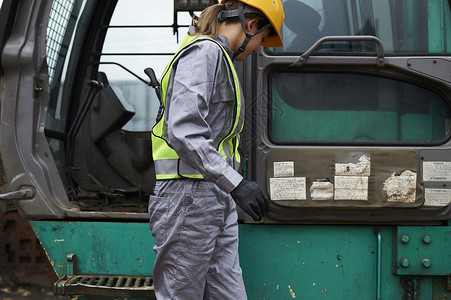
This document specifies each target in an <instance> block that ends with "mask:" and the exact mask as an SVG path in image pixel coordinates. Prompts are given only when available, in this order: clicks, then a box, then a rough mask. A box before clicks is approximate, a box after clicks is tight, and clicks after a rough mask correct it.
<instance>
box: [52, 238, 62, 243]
mask: <svg viewBox="0 0 451 300" xmlns="http://www.w3.org/2000/svg"><path fill="white" fill-rule="evenodd" d="M54 242H55V243H61V242H64V239H55V241H54Z"/></svg>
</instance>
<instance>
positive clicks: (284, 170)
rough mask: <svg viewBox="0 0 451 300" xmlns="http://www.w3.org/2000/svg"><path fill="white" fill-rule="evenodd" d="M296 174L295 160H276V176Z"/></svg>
mask: <svg viewBox="0 0 451 300" xmlns="http://www.w3.org/2000/svg"><path fill="white" fill-rule="evenodd" d="M290 176H291V177H292V176H294V161H275V162H274V177H290Z"/></svg>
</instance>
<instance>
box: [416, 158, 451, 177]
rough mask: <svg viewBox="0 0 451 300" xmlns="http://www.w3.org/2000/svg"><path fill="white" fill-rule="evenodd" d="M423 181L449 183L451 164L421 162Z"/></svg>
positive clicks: (445, 162) (444, 162)
mask: <svg viewBox="0 0 451 300" xmlns="http://www.w3.org/2000/svg"><path fill="white" fill-rule="evenodd" d="M423 181H451V162H447V161H425V162H423Z"/></svg>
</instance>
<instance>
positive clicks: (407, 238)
mask: <svg viewBox="0 0 451 300" xmlns="http://www.w3.org/2000/svg"><path fill="white" fill-rule="evenodd" d="M409 240H410V238H409V236H408V235H407V234H403V235H402V236H401V242H402V243H404V244H407V243H408V242H409Z"/></svg>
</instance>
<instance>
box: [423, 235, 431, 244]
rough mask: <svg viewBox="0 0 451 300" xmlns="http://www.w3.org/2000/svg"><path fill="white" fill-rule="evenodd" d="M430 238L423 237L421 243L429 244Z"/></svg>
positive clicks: (427, 236) (428, 236)
mask: <svg viewBox="0 0 451 300" xmlns="http://www.w3.org/2000/svg"><path fill="white" fill-rule="evenodd" d="M431 240H432V238H431V236H430V235H429V234H425V235H423V243H425V244H429V243H430V242H431Z"/></svg>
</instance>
